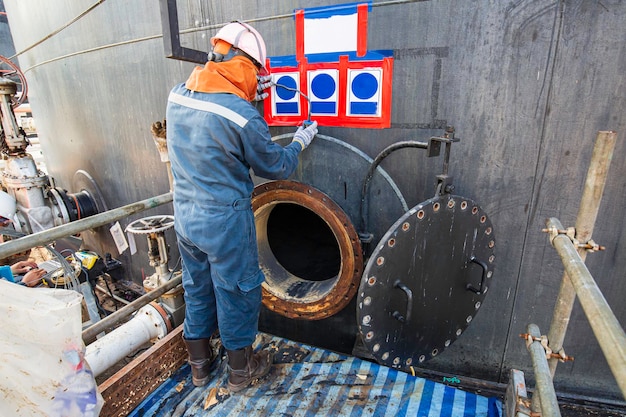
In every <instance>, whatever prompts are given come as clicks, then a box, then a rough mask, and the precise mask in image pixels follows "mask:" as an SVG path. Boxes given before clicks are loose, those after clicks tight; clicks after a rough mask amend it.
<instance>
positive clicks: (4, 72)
mask: <svg viewBox="0 0 626 417" xmlns="http://www.w3.org/2000/svg"><path fill="white" fill-rule="evenodd" d="M0 75H1V76H2V77H5V78H7V79H9V80H11V81H13V82H14V83H15V84H17V93H16V94H15V96H14V97H12V99H11V102H12V107H13V108H16V107H18V106H19V105H20V104H22V103H24V102H25V101H26V98H27V97H28V84H26V77H25V76H24V73H23V72H22V70H20V69H19V68H18V67H17V65H15V64H14V63H13V62H11V60H10V59H9V58H7V57H5V56H2V55H0Z"/></svg>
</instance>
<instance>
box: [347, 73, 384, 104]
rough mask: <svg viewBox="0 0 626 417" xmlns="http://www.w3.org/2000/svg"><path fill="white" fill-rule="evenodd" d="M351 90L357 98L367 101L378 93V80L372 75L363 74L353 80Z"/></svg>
mask: <svg viewBox="0 0 626 417" xmlns="http://www.w3.org/2000/svg"><path fill="white" fill-rule="evenodd" d="M350 88H351V89H352V94H354V95H355V96H356V97H358V98H360V99H361V100H367V99H369V98H372V97H373V96H374V94H376V91H378V80H377V79H376V77H374V76H373V75H372V74H370V73H368V72H363V73H361V74H359V75H357V76H356V77H354V78H353V79H352V85H351V86H350Z"/></svg>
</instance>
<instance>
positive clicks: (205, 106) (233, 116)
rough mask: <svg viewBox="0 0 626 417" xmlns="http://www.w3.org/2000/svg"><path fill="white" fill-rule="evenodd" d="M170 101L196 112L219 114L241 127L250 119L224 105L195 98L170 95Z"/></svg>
mask: <svg viewBox="0 0 626 417" xmlns="http://www.w3.org/2000/svg"><path fill="white" fill-rule="evenodd" d="M168 101H171V102H172V103H176V104H180V105H181V106H184V107H189V108H192V109H196V110H201V111H205V112H209V113H213V114H217V115H218V116H222V117H225V118H226V119H228V120H230V121H231V122H233V123H235V124H236V125H237V126H239V127H244V126H245V125H246V123H248V119H246V118H245V117H243V116H242V115H240V114H239V113H237V112H234V111H232V110H231V109H229V108H226V107H224V106H222V105H219V104H215V103H209V102H207V101H202V100H196V99H195V98H191V97H185V96H181V95H180V94H176V93H170V96H169V97H168Z"/></svg>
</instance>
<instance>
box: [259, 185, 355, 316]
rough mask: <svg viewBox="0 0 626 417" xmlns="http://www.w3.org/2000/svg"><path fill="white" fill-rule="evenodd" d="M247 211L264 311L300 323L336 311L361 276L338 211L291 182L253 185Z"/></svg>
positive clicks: (350, 234)
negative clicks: (254, 233) (252, 226)
mask: <svg viewBox="0 0 626 417" xmlns="http://www.w3.org/2000/svg"><path fill="white" fill-rule="evenodd" d="M252 209H253V211H254V217H255V222H256V229H257V243H258V247H259V264H260V266H261V269H262V270H263V273H264V274H265V283H264V284H263V304H264V305H265V307H267V308H268V309H270V310H272V311H274V312H276V313H278V314H281V315H283V316H285V317H289V318H300V319H306V320H320V319H324V318H327V317H330V316H332V315H334V314H336V313H338V312H339V311H341V310H342V309H343V308H344V307H345V306H346V305H347V304H348V303H349V302H350V300H351V299H352V298H353V297H354V294H355V293H356V290H357V287H358V284H359V281H360V279H361V274H362V272H363V257H362V253H361V243H360V241H359V237H358V234H357V232H356V230H355V228H354V226H353V225H352V222H351V221H350V219H349V218H348V216H347V215H346V214H345V213H344V212H343V210H342V209H341V208H340V207H339V206H338V205H337V204H336V203H335V202H334V201H332V199H330V198H329V197H328V196H327V195H326V194H324V193H322V192H321V191H319V190H317V189H315V188H314V187H311V186H309V185H306V184H303V183H299V182H295V181H270V182H266V183H263V184H260V185H258V186H256V187H255V189H254V192H253V193H252Z"/></svg>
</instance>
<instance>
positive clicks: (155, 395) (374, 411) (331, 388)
mask: <svg viewBox="0 0 626 417" xmlns="http://www.w3.org/2000/svg"><path fill="white" fill-rule="evenodd" d="M257 345H258V346H262V347H263V348H265V349H271V350H273V351H274V352H275V355H274V365H273V367H272V370H271V371H270V374H269V376H268V377H267V378H265V379H263V380H262V381H259V382H258V384H256V385H255V386H253V387H250V388H248V389H245V390H243V391H241V392H239V393H237V394H234V395H230V393H229V392H228V389H227V388H226V386H227V384H226V380H227V372H226V365H225V363H224V362H220V363H219V365H218V366H217V367H216V369H215V371H214V372H213V373H214V377H213V379H212V380H211V381H210V382H209V384H207V385H206V386H204V387H201V388H197V387H194V386H193V384H192V383H191V372H190V368H189V365H184V366H183V367H181V368H180V369H179V370H178V371H177V372H175V373H174V374H173V375H172V376H171V377H170V378H169V379H168V380H166V381H165V382H164V383H163V384H162V385H161V386H160V387H159V388H157V389H156V390H155V391H154V392H152V394H150V395H149V396H148V397H147V398H146V399H145V400H144V401H143V402H142V403H141V404H139V406H138V407H137V408H135V410H133V411H132V412H131V413H130V414H129V416H135V417H140V416H163V417H165V416H168V417H169V416H171V417H174V416H176V417H183V416H184V417H191V416H242V415H247V416H249V417H252V416H281V417H291V416H374V417H383V416H390V417H391V416H394V417H395V416H424V417H433V416H437V417H462V416H463V417H474V416H489V417H499V416H501V415H502V403H501V401H500V400H499V399H497V398H487V397H483V396H480V395H476V394H473V393H468V392H465V391H462V390H459V389H456V388H452V387H449V386H447V385H444V384H440V383H436V382H433V381H429V380H426V379H423V378H419V377H414V376H411V375H409V374H406V373H404V372H400V371H397V370H395V369H392V368H388V367H385V366H380V365H377V364H375V363H371V362H368V361H365V360H361V359H357V358H355V357H350V356H345V355H340V354H337V353H333V352H330V351H327V350H323V349H318V348H314V347H311V346H308V345H304V344H300V343H297V342H293V341H289V340H285V339H282V338H277V337H273V336H269V335H266V334H261V335H260V336H259V337H258V338H257Z"/></svg>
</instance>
